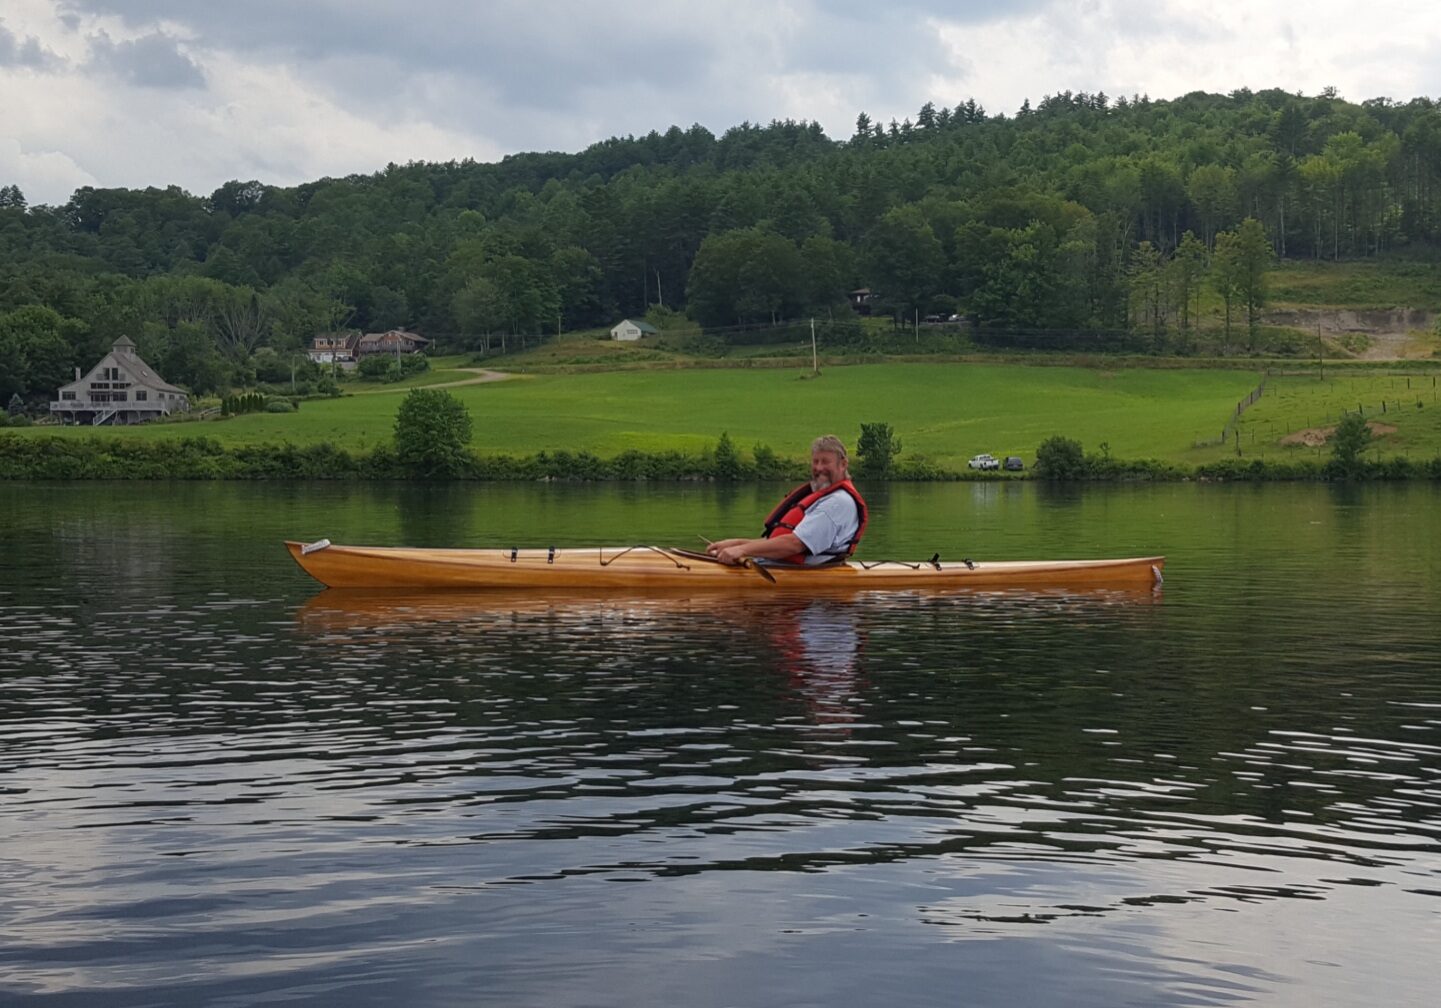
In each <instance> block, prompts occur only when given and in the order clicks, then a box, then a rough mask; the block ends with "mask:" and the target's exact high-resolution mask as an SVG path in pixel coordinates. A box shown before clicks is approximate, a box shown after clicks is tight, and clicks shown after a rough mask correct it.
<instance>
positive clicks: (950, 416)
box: [0, 362, 1441, 478]
mask: <svg viewBox="0 0 1441 1008" xmlns="http://www.w3.org/2000/svg"><path fill="white" fill-rule="evenodd" d="M425 377H431V378H433V379H436V378H438V379H441V381H443V382H448V381H457V380H464V379H468V378H472V377H474V373H473V372H468V371H462V370H459V369H457V368H454V367H452V368H446V369H440V370H438V371H437V372H434V373H432V374H431V375H428V376H425ZM1263 377H1264V376H1263V375H1262V374H1260V373H1257V372H1251V371H1245V370H1231V369H1224V370H1223V369H1214V370H1195V369H1186V368H1160V369H1140V368H1127V369H1123V370H1110V369H1106V368H1096V367H1027V366H1023V365H1017V364H979V363H964V362H948V363H939V362H937V363H915V362H908V363H891V364H875V365H859V366H853V367H831V368H824V369H823V370H822V374H821V375H820V376H819V377H813V376H811V375H810V373H809V371H806V370H801V369H788V368H764V369H754V368H749V369H748V368H705V369H691V370H671V369H666V370H636V371H608V372H597V373H580V374H542V375H520V376H516V377H513V378H511V379H509V380H507V381H502V382H491V383H486V384H478V385H460V386H455V387H452V388H451V389H449V391H450V393H451V394H452V395H454V396H455V397H456V398H458V399H459V400H460V401H461V402H462V403H464V404H465V406H466V407H467V409H468V410H469V412H470V415H471V417H472V420H473V427H474V432H475V433H474V440H473V442H472V446H471V447H472V450H473V451H474V453H475V455H476V456H477V459H478V460H479V461H478V463H477V465H478V469H477V473H478V474H484V473H489V474H490V475H492V476H493V477H494V478H512V477H514V478H545V477H547V476H554V475H558V474H560V473H561V471H562V470H563V469H564V468H565V467H564V465H561V466H559V467H556V466H555V465H554V464H553V462H552V461H546V460H547V459H548V460H553V459H554V458H556V457H557V453H561V454H560V456H559V457H561V458H563V459H570V460H572V461H574V460H576V459H581V460H582V461H581V463H580V465H581V468H582V469H584V470H585V471H586V472H587V473H588V474H590V475H591V476H593V477H594V478H635V476H636V475H641V476H645V475H651V476H654V477H655V478H673V477H674V478H691V477H695V478H708V474H707V471H706V470H705V468H704V464H703V463H702V462H700V461H696V460H703V459H704V458H705V457H706V455H707V453H708V452H710V451H711V450H712V449H713V447H714V445H715V443H716V440H717V439H718V438H719V436H720V435H721V433H722V432H725V433H727V434H729V436H730V439H731V441H732V442H733V444H734V445H735V447H736V449H737V451H738V452H739V454H740V456H741V458H742V459H743V460H750V459H751V457H752V452H753V449H754V447H755V446H757V445H764V446H766V447H768V448H770V449H771V450H772V451H773V452H774V453H775V454H777V455H779V456H780V457H782V458H792V459H797V458H802V457H804V454H805V450H806V445H807V444H808V442H809V439H810V438H811V437H812V436H813V435H814V434H816V433H820V432H827V431H834V432H836V433H839V434H840V435H841V436H842V437H843V438H845V439H846V440H847V441H849V442H851V443H852V444H853V445H854V442H855V440H856V438H857V436H858V433H859V429H860V425H861V424H862V423H877V422H883V423H887V424H890V425H891V427H892V428H893V430H894V431H895V433H896V435H897V436H898V437H899V438H900V440H901V442H902V451H901V453H900V456H899V459H898V462H899V464H900V465H901V467H902V471H903V472H909V473H911V474H913V475H914V474H926V473H942V474H949V475H951V476H968V475H971V474H970V472H969V470H967V469H966V465H965V463H966V460H967V459H968V458H969V457H970V456H972V455H975V454H978V453H980V452H990V453H991V454H994V455H998V456H1004V455H1019V456H1021V457H1022V458H1023V459H1025V461H1026V463H1027V465H1028V466H1029V465H1030V464H1031V462H1032V461H1033V459H1034V453H1035V449H1036V446H1037V445H1038V444H1039V443H1040V442H1041V441H1043V440H1044V439H1046V438H1047V437H1050V436H1052V435H1056V434H1063V435H1065V436H1067V437H1070V438H1074V439H1076V440H1079V441H1080V442H1081V443H1082V444H1083V445H1084V447H1085V448H1086V449H1087V450H1088V451H1090V452H1094V453H1098V454H1100V455H1108V456H1109V457H1110V458H1113V459H1118V460H1150V461H1151V462H1153V463H1155V466H1156V468H1155V469H1153V470H1151V471H1150V472H1149V476H1148V478H1150V477H1154V476H1162V478H1165V476H1166V471H1165V470H1166V467H1175V469H1176V473H1177V474H1184V473H1188V472H1191V471H1193V470H1196V468H1197V467H1206V466H1209V465H1212V464H1221V463H1224V464H1226V465H1234V462H1235V460H1236V459H1237V458H1238V457H1239V458H1241V459H1244V460H1246V461H1247V462H1249V461H1251V460H1253V459H1257V458H1259V459H1263V460H1268V461H1269V462H1271V463H1274V464H1275V465H1277V466H1281V467H1283V468H1284V467H1286V466H1290V465H1292V464H1293V463H1294V464H1302V463H1304V464H1305V465H1310V466H1316V465H1320V464H1322V463H1324V461H1325V460H1326V458H1327V457H1328V455H1329V452H1330V449H1329V446H1327V445H1326V444H1325V443H1324V437H1325V435H1326V433H1327V432H1328V429H1329V428H1330V427H1331V426H1333V425H1334V424H1335V423H1336V422H1337V421H1338V420H1339V418H1340V416H1341V415H1342V412H1343V411H1349V412H1354V411H1355V410H1356V409H1358V408H1360V409H1361V410H1362V411H1363V412H1364V413H1365V415H1366V416H1367V418H1368V419H1372V420H1374V421H1376V422H1377V427H1376V429H1375V430H1376V435H1377V436H1376V440H1375V443H1374V445H1373V447H1372V448H1371V449H1370V450H1369V451H1368V458H1370V459H1372V460H1373V461H1376V460H1384V459H1387V458H1391V457H1403V458H1411V459H1415V460H1424V459H1429V458H1432V457H1434V456H1437V455H1441V398H1438V397H1441V388H1438V385H1441V377H1438V375H1437V373H1436V372H1435V371H1434V370H1433V371H1430V372H1424V371H1417V372H1415V373H1411V374H1402V373H1387V372H1382V371H1378V370H1376V369H1372V368H1367V367H1362V366H1356V367H1346V368H1341V367H1336V366H1331V365H1328V366H1327V367H1326V368H1325V369H1324V371H1322V370H1319V369H1316V370H1312V371H1311V372H1309V373H1298V374H1288V375H1272V376H1270V377H1268V378H1265V390H1264V394H1263V395H1262V396H1261V397H1260V399H1259V400H1257V401H1256V402H1255V403H1254V404H1252V405H1251V406H1250V407H1249V408H1248V409H1246V410H1245V411H1244V412H1243V413H1242V414H1241V415H1240V416H1239V417H1237V416H1236V415H1235V411H1236V406H1237V403H1238V402H1239V401H1241V400H1242V399H1243V398H1245V397H1246V396H1247V395H1248V394H1249V393H1250V392H1251V390H1253V389H1254V388H1256V387H1257V385H1258V384H1260V383H1261V381H1262V379H1263ZM435 383H436V382H435V381H432V382H431V383H430V384H435ZM411 384H413V383H406V384H401V385H395V386H386V385H374V386H370V387H369V388H368V389H367V390H366V391H365V392H364V394H355V395H348V396H345V397H342V398H339V399H315V400H307V401H305V402H304V403H302V406H301V409H300V410H299V411H298V412H295V413H253V414H246V415H242V416H236V417H231V418H227V419H217V420H207V421H197V422H188V423H164V424H147V425H141V426H137V427H102V428H92V427H65V428H59V427H33V428H27V429H16V430H13V431H12V430H7V431H4V432H0V433H3V436H5V437H13V438H18V439H50V438H53V439H55V441H56V442H57V443H60V444H64V443H68V442H79V441H90V440H95V441H97V442H98V443H99V444H100V445H102V446H106V445H109V446H113V448H111V449H108V450H109V451H110V453H111V454H113V455H115V456H116V457H119V456H120V455H121V454H123V452H124V450H125V448H126V446H132V445H155V446H158V447H162V446H166V445H171V446H174V445H177V444H179V443H181V442H184V441H190V440H194V439H197V438H199V439H202V440H203V441H204V442H205V443H207V444H212V445H214V446H216V448H217V450H218V451H219V452H221V453H232V454H233V453H237V452H238V453H240V454H241V455H243V456H244V457H245V458H246V459H248V460H249V461H246V462H244V463H243V464H241V465H239V470H238V471H239V472H240V473H241V474H250V473H255V474H259V475H278V474H279V473H280V472H281V471H283V470H284V467H283V466H282V467H281V469H280V470H275V469H273V467H268V466H267V465H266V464H265V463H264V459H265V458H267V457H269V456H276V457H282V456H283V457H284V458H288V459H290V460H291V461H290V462H289V463H287V465H292V466H293V467H294V468H295V470H296V473H297V474H298V475H303V474H310V473H312V471H313V470H314V474H316V475H322V474H324V473H325V472H329V471H330V470H332V469H333V470H334V471H335V472H337V473H338V474H340V475H345V476H350V475H357V474H360V475H373V476H385V475H387V474H391V473H392V470H390V469H389V468H387V465H388V464H387V463H386V462H385V458H384V454H383V453H384V452H385V451H386V450H388V449H389V447H390V444H391V438H392V432H393V427H394V418H395V412H396V409H397V408H398V406H399V404H400V402H401V400H402V399H403V398H404V395H405V393H406V391H407V389H408V388H409V387H410V385H411ZM1298 433H1302V434H1304V435H1305V436H1303V437H1299V438H1297V437H1293V435H1296V434H1298ZM1223 434H1225V436H1226V439H1225V441H1224V442H1223V441H1222V435H1223ZM377 452H380V453H381V454H380V455H379V456H378V457H379V459H380V461H379V463H377V466H373V467H371V468H366V466H365V465H362V464H361V460H362V459H366V458H369V457H370V456H372V455H373V454H374V453H377ZM306 453H313V454H309V455H308V454H306ZM327 453H330V454H327ZM542 453H544V454H545V459H543V460H542V461H541V462H540V463H538V464H535V465H532V464H531V463H529V462H524V461H523V460H525V459H531V458H537V457H540V456H542ZM201 454H209V455H213V454H215V452H210V451H209V450H208V449H207V450H206V451H205V452H202V453H201ZM342 456H343V458H342ZM302 457H303V458H304V459H310V461H303V460H302ZM622 457H626V458H628V459H629V461H628V462H625V463H623V464H621V466H620V468H619V469H618V470H615V471H614V472H612V471H608V470H607V471H602V469H604V468H605V467H606V466H610V465H612V463H613V462H614V460H616V459H620V458H622ZM317 459H319V460H320V461H315V460H317ZM345 459H349V460H350V461H349V462H346V461H345ZM681 459H689V460H691V461H677V460H681ZM327 460H328V461H327ZM507 460H509V461H507ZM647 460H650V461H647ZM656 460H659V461H656ZM97 464H99V465H100V468H101V469H103V470H104V471H106V472H110V471H111V469H110V468H109V467H108V464H103V463H97ZM137 464H138V463H137ZM157 464H158V463H154V462H153V461H146V462H144V464H143V466H142V468H145V469H147V471H156V472H163V471H164V466H163V465H161V466H160V469H159V470H155V468H154V467H155V466H156V465H157ZM86 465H89V463H86ZM227 465H229V463H227ZM317 467H318V468H317ZM507 467H509V468H507ZM82 468H83V467H82ZM27 471H28V470H27ZM206 473H207V470H206V469H205V468H204V467H203V466H202V467H200V468H199V469H197V470H196V471H195V475H197V476H204V475H206ZM214 474H217V475H218V474H219V473H214ZM507 474H508V475H507ZM1111 475H1112V476H1116V475H1120V476H1124V475H1125V474H1124V473H1112V474H1111ZM1172 475H1174V474H1172Z"/></svg>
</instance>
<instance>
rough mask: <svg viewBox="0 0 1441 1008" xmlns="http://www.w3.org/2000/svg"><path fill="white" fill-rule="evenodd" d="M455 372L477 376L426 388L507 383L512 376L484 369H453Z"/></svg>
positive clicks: (438, 383)
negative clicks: (466, 372)
mask: <svg viewBox="0 0 1441 1008" xmlns="http://www.w3.org/2000/svg"><path fill="white" fill-rule="evenodd" d="M451 370H453V371H468V372H470V373H471V374H473V375H475V377H474V378H457V379H456V380H455V381H447V382H437V383H436V384H434V385H426V386H424V387H425V388H455V387H456V386H457V385H480V384H482V383H484V382H493V381H505V380H506V379H507V378H509V377H510V374H509V373H507V372H505V371H492V370H490V368H483V367H462V368H452V369H451Z"/></svg>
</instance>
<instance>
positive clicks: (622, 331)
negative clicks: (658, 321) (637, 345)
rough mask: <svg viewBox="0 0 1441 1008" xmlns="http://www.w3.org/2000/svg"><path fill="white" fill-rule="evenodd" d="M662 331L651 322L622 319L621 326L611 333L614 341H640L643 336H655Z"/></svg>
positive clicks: (613, 329)
mask: <svg viewBox="0 0 1441 1008" xmlns="http://www.w3.org/2000/svg"><path fill="white" fill-rule="evenodd" d="M659 333H660V330H659V329H657V328H656V327H655V326H653V325H651V324H650V323H649V322H632V321H631V320H630V319H621V320H620V324H619V325H617V326H615V327H614V328H612V329H611V331H610V338H611V339H614V340H638V339H640V338H641V337H642V336H655V335H657V334H659Z"/></svg>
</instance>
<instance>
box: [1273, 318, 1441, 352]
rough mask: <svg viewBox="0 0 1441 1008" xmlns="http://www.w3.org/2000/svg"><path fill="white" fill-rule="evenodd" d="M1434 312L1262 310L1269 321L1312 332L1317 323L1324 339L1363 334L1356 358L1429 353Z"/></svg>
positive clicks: (1432, 345)
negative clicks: (1365, 342)
mask: <svg viewBox="0 0 1441 1008" xmlns="http://www.w3.org/2000/svg"><path fill="white" fill-rule="evenodd" d="M1436 318H1437V313H1435V312H1430V311H1423V310H1420V309H1416V308H1391V309H1359V308H1296V309H1286V310H1278V311H1272V312H1267V313H1266V321H1267V323H1269V324H1271V325H1283V326H1290V327H1292V328H1295V329H1300V330H1301V331H1302V332H1307V333H1314V332H1316V330H1317V328H1318V327H1319V329H1320V331H1321V335H1322V336H1323V337H1325V338H1326V339H1327V340H1329V341H1332V342H1337V341H1340V340H1341V339H1342V337H1345V336H1347V335H1352V334H1356V335H1361V336H1365V337H1366V340H1367V345H1366V346H1365V348H1364V349H1362V350H1360V351H1358V352H1357V353H1356V357H1357V358H1358V359H1360V360H1415V359H1417V358H1421V357H1431V356H1433V355H1434V353H1435V351H1436V349H1437V340H1436V337H1435V331H1436Z"/></svg>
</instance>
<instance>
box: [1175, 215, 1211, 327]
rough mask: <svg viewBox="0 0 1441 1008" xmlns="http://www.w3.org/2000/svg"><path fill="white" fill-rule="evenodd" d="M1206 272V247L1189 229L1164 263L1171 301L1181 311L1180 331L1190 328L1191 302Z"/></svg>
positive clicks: (1196, 295) (1198, 291)
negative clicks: (1174, 251) (1169, 258)
mask: <svg viewBox="0 0 1441 1008" xmlns="http://www.w3.org/2000/svg"><path fill="white" fill-rule="evenodd" d="M1205 272H1206V249H1205V246H1203V245H1202V244H1201V241H1200V239H1198V238H1197V237H1196V236H1195V235H1194V234H1192V233H1191V232H1190V231H1187V232H1186V233H1185V234H1183V235H1182V236H1181V244H1180V245H1177V246H1176V253H1175V255H1173V256H1171V261H1170V262H1168V263H1167V264H1166V279H1167V281H1168V282H1169V286H1170V289H1171V297H1172V299H1173V303H1174V304H1175V305H1176V307H1177V308H1179V309H1180V312H1181V331H1182V332H1183V333H1184V332H1187V331H1188V330H1189V329H1190V328H1191V302H1192V300H1193V299H1195V298H1199V297H1200V290H1201V278H1202V276H1204V275H1205Z"/></svg>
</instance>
